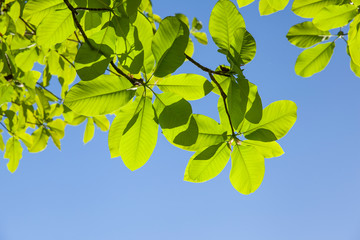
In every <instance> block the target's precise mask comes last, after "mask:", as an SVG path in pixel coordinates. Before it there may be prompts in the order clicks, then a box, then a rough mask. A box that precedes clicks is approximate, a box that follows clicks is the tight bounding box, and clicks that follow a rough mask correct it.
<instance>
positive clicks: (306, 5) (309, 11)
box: [291, 0, 343, 18]
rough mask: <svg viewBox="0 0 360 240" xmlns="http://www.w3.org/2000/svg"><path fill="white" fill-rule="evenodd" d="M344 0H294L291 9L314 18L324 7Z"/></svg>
mask: <svg viewBox="0 0 360 240" xmlns="http://www.w3.org/2000/svg"><path fill="white" fill-rule="evenodd" d="M342 3H343V0H294V3H293V5H292V8H291V10H292V11H293V12H294V13H295V14H296V15H298V16H300V17H303V18H313V17H315V16H316V15H317V14H318V12H320V10H321V9H322V8H323V7H326V6H329V5H340V4H342Z"/></svg>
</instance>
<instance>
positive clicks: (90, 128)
mask: <svg viewBox="0 0 360 240" xmlns="http://www.w3.org/2000/svg"><path fill="white" fill-rule="evenodd" d="M94 134H95V125H94V120H93V119H92V118H91V117H88V118H87V123H86V127H85V132H84V137H83V142H84V143H85V144H86V143H88V142H90V141H91V139H93V137H94Z"/></svg>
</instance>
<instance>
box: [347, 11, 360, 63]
mask: <svg viewBox="0 0 360 240" xmlns="http://www.w3.org/2000/svg"><path fill="white" fill-rule="evenodd" d="M348 46H349V53H350V56H351V60H352V61H353V62H354V63H355V64H356V65H358V66H360V15H357V16H356V17H355V18H354V20H353V21H352V23H350V30H349V38H348Z"/></svg>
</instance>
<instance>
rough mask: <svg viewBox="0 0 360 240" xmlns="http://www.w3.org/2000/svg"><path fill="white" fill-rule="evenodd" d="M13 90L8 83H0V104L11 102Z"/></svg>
mask: <svg viewBox="0 0 360 240" xmlns="http://www.w3.org/2000/svg"><path fill="white" fill-rule="evenodd" d="M14 92H15V91H14V88H13V86H11V85H8V84H2V85H0V106H2V105H3V104H4V103H7V102H11V98H12V96H13V94H14Z"/></svg>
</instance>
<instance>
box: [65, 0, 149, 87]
mask: <svg viewBox="0 0 360 240" xmlns="http://www.w3.org/2000/svg"><path fill="white" fill-rule="evenodd" d="M64 3H65V4H66V6H67V7H68V8H69V10H70V11H71V13H72V17H73V19H74V22H75V25H76V27H77V28H78V29H79V31H80V32H81V34H82V36H83V38H84V40H85V42H86V43H87V44H88V45H89V47H90V48H91V49H93V50H97V51H98V52H99V53H100V54H102V55H103V56H105V57H106V58H107V57H109V56H107V54H105V53H104V52H103V51H102V50H101V49H96V48H95V47H94V46H92V44H91V43H90V41H89V39H88V37H87V36H86V33H85V31H84V29H83V28H82V26H81V25H80V22H79V21H78V20H77V18H76V15H77V14H78V12H77V11H76V9H75V8H74V7H73V6H72V5H71V4H70V3H69V0H64ZM110 64H111V66H112V67H113V68H114V69H115V71H116V72H117V73H119V74H120V75H121V76H123V77H125V78H126V79H127V80H128V81H129V82H131V84H133V85H139V84H140V85H141V84H142V82H143V81H141V80H142V79H140V80H139V81H137V80H135V79H133V78H131V77H130V76H128V75H127V74H126V73H124V72H123V71H121V69H119V68H118V67H117V66H116V64H115V63H114V61H113V60H111V62H110Z"/></svg>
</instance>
